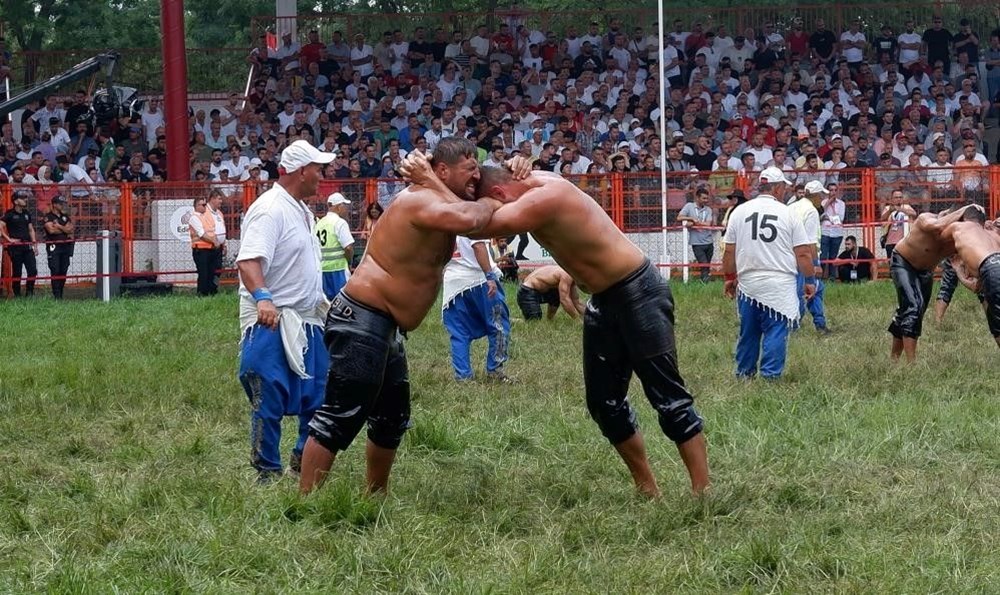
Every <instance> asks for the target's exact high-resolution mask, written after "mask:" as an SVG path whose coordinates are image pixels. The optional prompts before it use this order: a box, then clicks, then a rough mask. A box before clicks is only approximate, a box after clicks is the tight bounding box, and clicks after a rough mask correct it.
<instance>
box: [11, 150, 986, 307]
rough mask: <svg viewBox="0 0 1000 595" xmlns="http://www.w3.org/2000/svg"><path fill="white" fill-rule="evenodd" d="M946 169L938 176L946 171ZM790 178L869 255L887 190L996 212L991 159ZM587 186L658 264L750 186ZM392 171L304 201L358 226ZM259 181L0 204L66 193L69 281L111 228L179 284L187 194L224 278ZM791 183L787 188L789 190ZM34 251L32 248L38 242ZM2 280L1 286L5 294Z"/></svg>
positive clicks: (150, 266)
mask: <svg viewBox="0 0 1000 595" xmlns="http://www.w3.org/2000/svg"><path fill="white" fill-rule="evenodd" d="M948 173H950V174H952V176H951V180H950V181H949V180H947V179H946V178H947V175H946V174H948ZM787 175H788V176H789V177H790V178H793V179H797V180H798V181H805V180H806V179H812V178H818V179H822V180H823V181H824V183H826V184H827V187H828V188H831V189H832V190H833V191H834V193H835V194H836V195H837V196H838V197H839V198H841V199H842V200H844V202H845V205H846V217H845V222H844V227H845V232H846V233H848V234H850V233H853V234H854V235H857V236H858V238H859V242H860V244H861V245H864V246H867V247H868V248H869V249H871V250H872V251H873V252H875V253H876V254H878V255H884V252H880V250H881V248H880V247H879V245H878V238H879V237H880V235H881V234H882V233H884V227H885V225H886V224H885V215H886V213H887V211H886V207H887V205H888V201H889V199H890V194H891V191H892V190H893V189H899V190H901V191H902V192H903V195H904V199H905V201H906V202H907V203H909V204H910V205H912V206H913V207H914V209H915V210H917V211H918V212H921V211H939V210H943V209H944V208H948V207H951V206H953V205H956V204H965V203H967V202H975V203H978V204H981V205H982V206H984V207H985V208H986V210H987V213H988V214H989V216H990V217H991V218H995V217H997V216H998V215H1000V166H996V165H994V166H990V167H988V168H985V167H984V168H981V169H976V170H975V171H974V172H964V171H960V170H959V169H957V168H955V169H928V168H918V169H914V170H907V169H899V168H896V169H891V170H879V169H857V170H850V169H842V170H837V171H835V172H831V171H825V172H820V173H817V172H804V171H802V170H798V171H789V172H787ZM570 179H571V180H572V181H573V182H574V183H575V184H576V185H577V186H578V187H579V188H580V189H581V190H582V191H583V192H584V193H586V194H587V195H589V196H591V197H592V198H593V199H594V200H595V201H597V202H598V203H599V204H600V205H601V206H602V207H603V208H604V209H605V211H606V212H607V213H608V215H609V216H610V217H611V219H612V220H613V221H614V222H615V224H616V225H618V227H619V228H621V229H622V230H623V231H624V232H626V233H627V234H628V235H629V237H630V238H631V239H632V240H633V241H634V242H635V243H636V244H637V245H638V246H639V247H640V248H641V249H643V250H644V251H645V252H646V253H647V254H648V255H649V256H650V259H651V260H653V261H654V262H656V263H658V264H659V265H660V266H678V265H681V264H686V263H687V262H688V255H687V250H688V249H687V246H686V245H685V244H684V242H683V239H682V238H683V236H682V234H681V233H680V229H681V226H680V225H679V223H678V221H677V216H678V213H679V212H680V210H681V209H682V208H683V206H684V204H685V203H687V202H688V201H690V200H692V199H693V192H694V190H695V189H696V188H699V187H705V188H707V189H709V191H710V193H711V195H712V197H713V203H712V205H713V207H714V208H715V210H716V218H715V222H716V223H717V224H721V223H722V222H723V220H724V216H725V212H726V211H727V209H728V207H729V206H731V204H732V202H731V201H730V200H729V199H728V198H727V196H728V195H729V194H730V193H731V192H732V190H733V189H735V188H739V189H741V190H745V192H746V193H747V195H748V196H753V195H754V193H755V187H754V186H755V184H754V182H753V180H752V177H750V176H743V175H740V174H737V173H736V172H732V171H721V172H720V171H716V172H712V173H681V172H671V173H670V174H669V175H668V176H667V191H666V193H661V191H660V175H659V172H641V173H613V174H607V175H586V176H570ZM402 186H403V184H402V182H401V181H400V180H394V179H345V180H325V181H323V182H321V185H320V188H319V191H318V192H317V195H316V196H314V197H311V198H310V199H308V200H307V201H306V202H307V204H308V205H309V206H310V208H312V209H313V211H314V212H316V213H320V214H322V213H323V212H325V206H324V200H325V197H326V196H328V195H329V194H330V193H331V192H334V191H337V192H341V193H342V194H344V196H345V197H347V198H348V199H349V200H350V201H351V208H350V209H349V214H348V221H349V223H350V225H351V229H353V230H354V231H355V233H356V234H360V232H361V230H362V229H363V227H364V223H365V215H364V213H365V210H366V208H367V206H368V205H370V204H372V203H374V202H379V203H380V204H382V205H383V206H385V205H388V204H389V202H390V201H391V199H392V197H393V196H394V195H395V194H396V192H398V191H399V190H400V189H401V188H402ZM267 187H268V184H266V183H265V184H260V185H252V184H240V183H237V184H219V183H201V182H190V183H157V184H152V183H149V184H120V185H116V184H94V185H89V186H72V185H51V184H50V185H26V186H16V185H3V186H0V204H2V206H3V209H4V210H5V211H6V209H8V208H10V207H11V204H12V203H11V199H12V197H13V194H14V193H15V192H18V193H20V192H24V193H26V195H27V196H28V197H29V204H28V209H29V211H30V212H32V213H33V214H35V216H36V221H40V220H41V218H42V216H43V215H44V213H46V212H47V211H48V210H49V208H50V205H51V201H52V197H53V196H54V195H55V194H57V193H59V194H62V195H63V196H65V197H67V198H68V200H69V203H70V204H69V212H70V215H71V216H72V218H73V220H74V221H75V223H76V233H75V238H76V242H77V246H78V249H77V253H76V255H75V256H74V259H73V261H72V265H71V269H70V272H69V277H70V281H71V282H87V281H91V280H93V279H94V276H95V270H96V250H95V248H94V245H95V240H96V238H97V236H98V234H99V233H100V231H102V230H111V231H114V232H117V233H118V234H120V237H121V239H122V241H123V254H122V262H123V267H122V269H123V270H122V275H123V276H124V277H144V278H146V277H152V276H155V277H156V278H158V279H160V280H162V281H169V282H176V283H188V282H191V281H192V280H193V279H194V263H193V261H192V259H191V250H190V242H189V238H188V231H187V218H188V217H189V216H190V213H191V212H192V210H193V208H192V206H193V200H194V199H195V198H198V197H207V196H208V195H209V193H210V192H211V191H212V190H213V189H217V190H220V191H221V192H222V194H223V196H224V199H223V205H222V212H223V215H224V217H225V222H226V227H227V238H228V239H227V256H226V261H225V262H226V265H225V266H226V268H227V271H228V273H229V277H228V278H229V280H233V279H234V276H233V275H232V270H231V269H232V267H233V259H234V257H235V255H236V253H237V252H238V250H239V240H240V223H241V220H242V217H243V214H244V213H245V212H246V210H247V208H248V207H249V206H250V205H251V204H252V203H253V201H254V200H255V199H256V198H257V196H259V194H260V193H261V192H263V191H264V190H266V189H267ZM791 192H792V190H789V195H788V196H791V194H790V193H791ZM36 231H37V235H38V239H39V243H40V244H41V243H44V234H43V232H42V229H41V224H40V223H38V224H36ZM39 252H40V253H41V251H39ZM8 264H9V263H8V262H7V259H6V258H5V259H4V265H5V268H4V273H3V275H2V277H3V282H4V285H5V286H7V287H8V288H9V284H10V277H11V275H10V271H9V268H7V265H8ZM38 265H39V278H40V279H42V280H45V279H48V273H47V271H48V269H47V267H46V264H45V262H44V258H39V263H38ZM9 293H10V292H9V289H8V291H7V294H8V295H9Z"/></svg>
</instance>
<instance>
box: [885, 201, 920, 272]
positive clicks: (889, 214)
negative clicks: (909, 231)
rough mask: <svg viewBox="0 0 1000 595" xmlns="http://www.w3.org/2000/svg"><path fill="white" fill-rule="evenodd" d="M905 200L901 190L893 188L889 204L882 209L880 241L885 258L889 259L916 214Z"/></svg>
mask: <svg viewBox="0 0 1000 595" xmlns="http://www.w3.org/2000/svg"><path fill="white" fill-rule="evenodd" d="M905 200H906V199H905V195H904V194H903V191H902V190H893V192H892V196H891V197H890V199H889V204H887V205H886V206H885V208H883V209H882V216H881V219H882V221H885V225H884V226H883V229H882V239H881V240H880V242H881V243H882V247H883V248H885V255H886V258H888V259H890V260H891V259H892V253H893V250H894V249H895V247H896V244H897V243H899V242H900V240H902V239H903V236H905V235H906V228H907V226H908V225H909V224H910V223H911V222H912V220H913V219H914V218H915V217H916V216H917V212H916V211H915V210H914V209H913V207H911V206H910V205H909V204H907V203H906V202H905Z"/></svg>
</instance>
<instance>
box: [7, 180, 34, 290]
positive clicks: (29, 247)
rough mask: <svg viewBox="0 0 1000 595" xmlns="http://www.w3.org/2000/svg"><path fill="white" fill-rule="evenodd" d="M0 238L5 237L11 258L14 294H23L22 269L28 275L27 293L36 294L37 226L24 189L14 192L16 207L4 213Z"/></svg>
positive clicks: (26, 282)
mask: <svg viewBox="0 0 1000 595" xmlns="http://www.w3.org/2000/svg"><path fill="white" fill-rule="evenodd" d="M0 238H3V241H4V243H5V244H6V248H7V255H8V257H9V258H10V263H11V268H12V276H13V277H14V296H15V297H20V295H21V269H22V268H24V269H25V272H26V273H27V275H28V278H27V280H26V281H25V294H26V295H27V296H28V297H31V296H33V295H34V294H35V277H36V276H37V275H38V266H37V264H36V263H35V250H37V248H36V244H35V227H34V225H33V218H32V216H31V213H29V212H28V194H27V193H26V192H24V191H21V192H17V193H15V194H14V208H13V209H11V210H9V211H7V212H6V213H4V216H3V218H2V219H0Z"/></svg>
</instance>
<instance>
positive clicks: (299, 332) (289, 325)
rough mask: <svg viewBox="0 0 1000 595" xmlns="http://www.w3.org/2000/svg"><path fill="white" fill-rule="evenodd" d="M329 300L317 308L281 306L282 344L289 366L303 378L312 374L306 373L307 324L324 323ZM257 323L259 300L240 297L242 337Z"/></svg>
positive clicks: (279, 319) (280, 329)
mask: <svg viewBox="0 0 1000 595" xmlns="http://www.w3.org/2000/svg"><path fill="white" fill-rule="evenodd" d="M329 309H330V302H329V301H328V300H327V299H326V298H325V297H324V298H323V299H322V300H321V301H320V303H319V304H317V305H316V308H314V309H313V310H309V311H304V312H300V311H299V310H296V309H294V308H278V331H279V332H280V333H281V345H282V347H284V348H285V359H286V360H287V361H288V367H289V368H291V369H292V371H293V372H295V374H296V375H297V376H298V377H299V378H302V379H308V378H311V376H309V374H307V373H306V357H305V355H306V351H308V350H309V336H308V335H307V334H306V325H313V326H319V327H322V326H323V325H324V324H325V322H326V312H327V310H329ZM256 323H257V302H255V301H254V300H253V299H251V298H247V297H240V337H241V339H240V340H241V341H242V340H243V339H242V338H243V337H245V335H246V331H247V329H248V328H250V327H252V326H253V325H255V324H256Z"/></svg>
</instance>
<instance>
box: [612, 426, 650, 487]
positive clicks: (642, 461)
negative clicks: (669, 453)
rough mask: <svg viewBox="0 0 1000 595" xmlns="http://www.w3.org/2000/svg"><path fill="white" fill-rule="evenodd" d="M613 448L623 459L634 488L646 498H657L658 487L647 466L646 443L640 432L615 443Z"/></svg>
mask: <svg viewBox="0 0 1000 595" xmlns="http://www.w3.org/2000/svg"><path fill="white" fill-rule="evenodd" d="M615 450H617V451H618V454H619V455H620V456H621V458H622V460H623V461H625V466H627V467H628V471H629V473H630V474H631V475H632V481H634V482H635V489H636V490H637V491H638V492H639V493H640V494H642V495H644V496H646V497H648V498H659V497H660V488H659V487H658V486H657V485H656V477H654V476H653V470H652V469H651V468H650V467H649V458H648V457H647V456H646V443H645V442H643V440H642V434H640V433H639V432H636V433H635V434H632V436H630V437H629V438H628V439H626V440H623V441H622V442H619V443H618V444H616V445H615Z"/></svg>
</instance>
